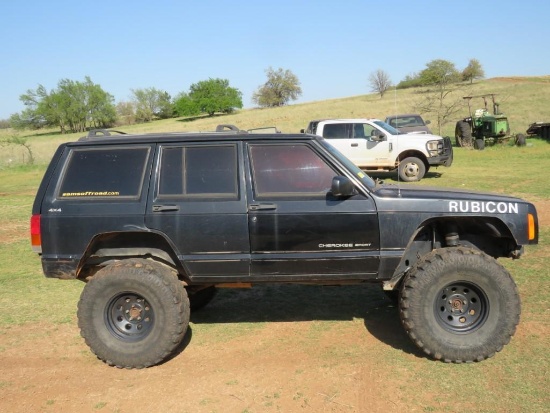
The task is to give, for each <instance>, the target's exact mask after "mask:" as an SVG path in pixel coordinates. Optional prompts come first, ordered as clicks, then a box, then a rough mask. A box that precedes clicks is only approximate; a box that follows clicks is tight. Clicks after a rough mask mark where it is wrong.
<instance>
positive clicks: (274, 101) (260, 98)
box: [252, 67, 302, 107]
mask: <svg viewBox="0 0 550 413" xmlns="http://www.w3.org/2000/svg"><path fill="white" fill-rule="evenodd" d="M265 72H266V75H267V81H266V82H265V83H264V84H263V85H262V86H260V87H259V88H258V89H257V90H256V91H255V92H254V93H253V95H252V101H253V102H254V103H256V104H257V105H258V106H261V107H275V106H283V105H286V104H287V103H288V102H289V101H290V100H296V99H298V98H299V97H300V96H301V95H302V88H301V87H300V81H299V80H298V77H297V76H296V75H295V74H294V73H292V72H291V71H290V70H283V69H282V68H279V69H277V70H276V71H275V70H273V68H271V67H269V68H268V69H267V70H266V71H265Z"/></svg>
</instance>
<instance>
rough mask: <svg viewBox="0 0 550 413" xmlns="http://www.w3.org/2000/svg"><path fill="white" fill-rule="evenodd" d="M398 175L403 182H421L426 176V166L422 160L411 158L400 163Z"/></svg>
mask: <svg viewBox="0 0 550 413" xmlns="http://www.w3.org/2000/svg"><path fill="white" fill-rule="evenodd" d="M398 173H399V177H400V178H401V180H402V181H405V182H414V181H420V180H421V179H422V178H423V177H424V175H425V174H426V165H424V162H422V160H420V159H418V158H416V157H414V156H410V157H408V158H405V159H403V160H401V161H400V162H399V168H398Z"/></svg>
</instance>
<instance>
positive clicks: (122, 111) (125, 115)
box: [116, 102, 136, 125]
mask: <svg viewBox="0 0 550 413" xmlns="http://www.w3.org/2000/svg"><path fill="white" fill-rule="evenodd" d="M116 114H117V117H118V121H119V123H120V124H126V125H132V124H133V123H135V121H136V113H135V110H134V104H133V103H132V102H118V103H117V104H116Z"/></svg>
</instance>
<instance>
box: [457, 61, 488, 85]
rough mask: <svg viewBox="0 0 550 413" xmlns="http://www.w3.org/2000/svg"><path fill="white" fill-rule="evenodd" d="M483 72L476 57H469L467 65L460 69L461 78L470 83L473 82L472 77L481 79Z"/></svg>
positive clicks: (483, 75)
mask: <svg viewBox="0 0 550 413" xmlns="http://www.w3.org/2000/svg"><path fill="white" fill-rule="evenodd" d="M484 77H485V72H484V71H483V68H482V67H481V63H479V60H477V59H470V61H469V62H468V66H466V67H465V68H464V70H463V71H462V80H465V81H468V80H469V81H470V84H472V83H473V82H474V79H483V78H484Z"/></svg>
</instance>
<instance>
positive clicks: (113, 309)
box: [105, 293, 155, 341]
mask: <svg viewBox="0 0 550 413" xmlns="http://www.w3.org/2000/svg"><path fill="white" fill-rule="evenodd" d="M154 320H155V319H154V312H153V308H152V307H151V305H150V304H149V303H148V302H147V300H146V299H145V298H144V297H142V296H141V295H139V294H136V293H122V294H118V295H116V296H115V297H113V298H112V299H111V300H110V301H109V304H108V305H107V307H106V311H105V324H106V325H107V327H108V329H109V331H110V332H111V333H113V334H114V335H115V336H116V337H118V338H120V339H122V340H124V341H139V340H142V339H143V338H145V337H146V336H147V335H148V334H149V333H150V331H151V329H152V327H153V324H154Z"/></svg>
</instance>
